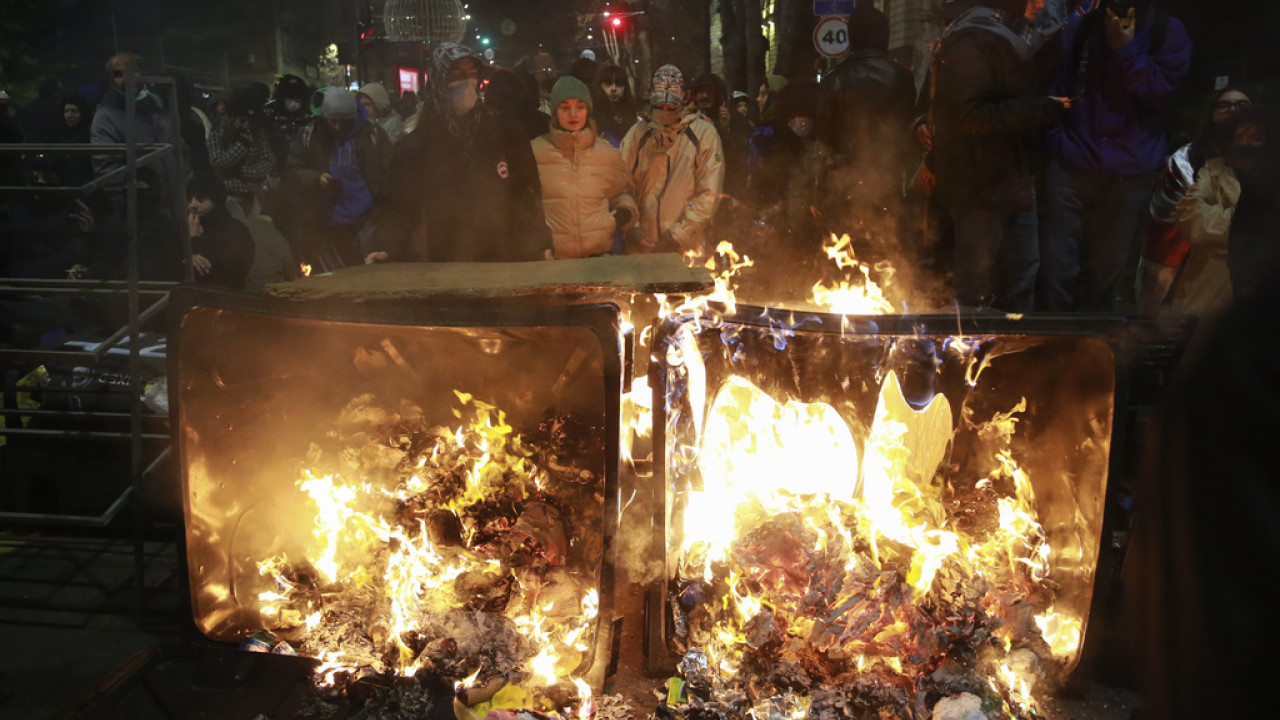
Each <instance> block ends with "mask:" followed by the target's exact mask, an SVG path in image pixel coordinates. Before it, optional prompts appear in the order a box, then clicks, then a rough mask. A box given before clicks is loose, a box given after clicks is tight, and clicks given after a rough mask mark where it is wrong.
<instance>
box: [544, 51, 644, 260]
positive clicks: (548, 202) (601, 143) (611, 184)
mask: <svg viewBox="0 0 1280 720" xmlns="http://www.w3.org/2000/svg"><path fill="white" fill-rule="evenodd" d="M551 107H552V109H553V111H554V115H553V117H552V118H551V128H550V131H549V132H548V133H547V134H546V135H541V136H539V137H537V138H534V140H533V156H534V158H535V159H536V160H537V161H538V177H539V179H540V180H541V182H542V206H543V214H544V215H545V216H546V218H547V227H548V228H550V230H551V237H552V240H553V242H554V246H555V256H556V257H557V258H580V257H590V256H592V255H604V254H607V253H609V252H610V251H611V249H612V248H613V245H614V242H613V239H614V232H615V231H619V230H621V231H625V230H627V229H628V228H630V227H631V226H632V225H633V224H635V218H636V202H635V200H634V199H632V197H631V195H630V194H629V192H628V187H627V184H628V174H627V171H626V168H625V167H624V166H623V163H622V155H621V154H620V153H619V152H618V151H617V150H615V149H614V148H613V147H612V146H611V145H609V143H608V142H606V141H605V140H604V139H603V138H600V137H599V136H598V135H597V132H596V123H595V120H593V119H592V118H591V110H592V105H591V91H590V90H589V89H588V88H587V86H586V85H585V84H583V82H582V81H581V80H579V79H577V78H575V77H573V76H565V77H562V78H560V79H559V80H557V81H556V84H555V87H554V88H552V90H551Z"/></svg>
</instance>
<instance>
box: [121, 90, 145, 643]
mask: <svg viewBox="0 0 1280 720" xmlns="http://www.w3.org/2000/svg"><path fill="white" fill-rule="evenodd" d="M140 70H141V68H139V67H137V65H135V64H131V65H129V67H127V68H126V70H125V80H124V91H125V92H124V112H125V125H124V143H125V150H124V162H125V167H127V168H128V172H127V175H126V177H125V183H124V188H125V190H124V192H125V195H124V197H125V224H126V227H127V228H128V231H129V257H128V269H129V277H128V284H129V293H128V294H129V300H128V303H129V378H130V379H131V380H132V382H133V383H134V384H135V385H136V384H137V383H138V379H139V378H140V377H141V376H142V358H141V348H140V346H141V338H139V332H138V166H137V161H138V137H137V135H138V133H137V127H136V126H135V124H134V123H135V121H136V119H137V112H138V85H139V82H138V81H139V79H140V78H139V76H140V72H139V71H140ZM139 390H140V388H138V387H136V386H135V387H132V388H131V390H130V393H129V394H130V398H129V487H130V488H131V489H132V490H133V492H134V493H135V494H136V492H137V490H138V487H139V485H140V480H141V478H139V477H138V475H139V473H141V472H142V393H141V392H139ZM130 509H131V512H132V514H133V575H134V584H135V588H136V590H137V596H136V598H135V599H136V603H135V604H134V620H135V621H136V622H137V624H138V625H139V626H141V625H142V606H143V601H144V598H143V591H144V589H145V588H146V578H144V577H143V573H144V572H145V571H146V558H145V557H144V555H143V552H142V543H143V541H144V537H145V533H144V528H143V525H142V523H143V517H142V507H141V505H140V503H138V501H137V498H134V499H133V501H132V502H131V503H130Z"/></svg>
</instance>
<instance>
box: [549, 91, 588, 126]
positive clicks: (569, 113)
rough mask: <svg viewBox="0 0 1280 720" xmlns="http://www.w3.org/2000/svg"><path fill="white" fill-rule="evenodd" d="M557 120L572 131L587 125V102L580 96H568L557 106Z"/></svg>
mask: <svg viewBox="0 0 1280 720" xmlns="http://www.w3.org/2000/svg"><path fill="white" fill-rule="evenodd" d="M556 122H558V123H560V127H562V128H564V129H565V130H568V131H570V132H577V131H578V130H581V129H582V128H584V127H586V125H587V104H586V103H585V102H583V101H581V100H579V99H578V98H568V99H566V100H565V101H564V102H562V103H560V104H559V105H557V106H556Z"/></svg>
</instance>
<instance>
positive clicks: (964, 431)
mask: <svg viewBox="0 0 1280 720" xmlns="http://www.w3.org/2000/svg"><path fill="white" fill-rule="evenodd" d="M691 317H692V316H691ZM884 323H885V324H886V325H892V324H893V323H892V322H891V321H887V320H886V321H884ZM953 323H954V320H953ZM864 324H870V323H869V322H867V323H864ZM850 327H851V321H850V319H849V318H846V317H837V316H807V317H801V316H800V314H799V313H794V314H792V313H786V314H784V313H779V312H776V311H775V312H770V311H767V310H754V309H749V308H743V307H741V306H739V307H738V308H737V311H736V314H734V313H732V312H725V313H722V314H718V315H704V316H702V317H696V318H693V319H692V320H690V319H688V318H686V319H685V321H683V322H675V323H671V324H670V325H669V326H668V328H667V330H666V332H665V335H663V337H662V338H661V339H660V340H659V341H658V346H659V347H663V348H664V350H663V351H661V352H658V353H656V355H658V356H659V357H660V358H662V360H663V367H662V368H661V369H660V370H659V376H660V391H661V395H655V399H654V404H655V408H662V410H663V412H662V413H661V415H662V417H659V418H658V419H656V420H655V423H657V425H658V426H659V427H660V429H662V430H663V432H664V434H665V443H664V458H663V459H662V462H661V463H659V461H658V460H655V466H657V465H659V464H661V465H664V466H665V470H666V477H667V483H666V484H667V486H668V498H667V507H666V509H665V511H664V513H665V516H664V518H663V519H664V521H665V528H666V530H665V533H666V538H665V541H664V544H665V547H666V553H667V558H666V568H667V575H666V580H665V585H666V589H667V592H666V596H667V598H668V603H667V607H666V608H665V616H666V618H665V626H666V629H665V633H664V635H665V637H666V639H667V643H668V647H669V650H670V651H671V652H672V653H674V658H675V660H674V662H673V669H676V670H677V671H678V673H679V677H677V678H673V679H672V681H670V682H669V684H668V693H667V697H666V700H665V701H664V702H663V703H662V704H661V705H660V708H659V717H664V718H681V719H685V718H710V717H716V718H743V717H749V716H750V717H755V718H765V717H768V718H779V719H781V718H794V719H796V720H799V719H800V718H821V719H823V720H827V719H830V720H835V719H837V718H862V717H879V718H886V717H899V718H916V717H929V716H930V714H933V715H934V716H935V717H957V718H958V717H970V716H972V717H979V716H981V715H969V714H967V713H969V712H970V711H975V710H976V711H980V712H981V713H986V714H987V716H992V717H994V716H1006V717H1008V716H1016V717H1032V716H1035V715H1036V713H1037V705H1036V700H1035V697H1036V696H1037V695H1041V694H1043V693H1046V692H1051V691H1052V690H1053V688H1054V687H1055V686H1056V685H1057V684H1060V682H1061V680H1062V678H1063V676H1064V674H1065V672H1066V671H1067V670H1068V669H1069V668H1070V667H1071V666H1073V665H1074V662H1075V660H1076V656H1077V654H1078V650H1079V643H1080V639H1081V637H1082V631H1083V624H1084V620H1085V616H1086V615H1087V610H1088V601H1087V596H1088V594H1089V592H1090V591H1091V583H1092V570H1090V569H1089V567H1090V566H1091V563H1092V562H1093V558H1095V557H1096V553H1097V541H1098V540H1097V538H1098V534H1099V532H1100V530H1099V523H1100V516H1099V514H1098V511H1097V508H1096V507H1092V506H1090V507H1087V508H1085V509H1082V508H1081V507H1080V505H1079V501H1078V500H1077V499H1076V497H1080V496H1084V495H1085V494H1084V493H1080V492H1079V490H1078V488H1077V489H1072V488H1071V484H1072V483H1075V482H1079V480H1078V479H1077V478H1078V477H1087V478H1089V481H1088V482H1089V483H1100V482H1101V480H1100V479H1099V478H1100V477H1105V467H1106V443H1107V438H1108V437H1109V427H1108V424H1109V413H1110V403H1111V395H1110V382H1111V380H1110V378H1108V377H1105V372H1107V371H1109V369H1108V370H1107V371H1099V370H1097V369H1096V368H1094V369H1089V370H1073V372H1074V373H1075V374H1076V375H1079V376H1080V377H1076V378H1072V377H1071V375H1070V373H1066V372H1065V371H1064V374H1063V375H1062V376H1059V377H1058V378H1053V377H1052V376H1050V377H1049V378H1045V377H1043V372H1044V370H1043V367H1040V368H1037V367H1035V366H1036V364H1037V363H1039V362H1042V361H1043V360H1044V359H1046V358H1049V357H1056V359H1055V360H1054V362H1053V363H1052V364H1051V366H1052V367H1062V366H1063V365H1066V364H1068V363H1069V362H1070V361H1071V359H1072V358H1073V357H1074V359H1075V360H1080V359H1082V358H1085V357H1094V359H1095V360H1096V361H1104V362H1102V365H1103V366H1106V365H1107V362H1105V361H1107V360H1109V351H1108V350H1106V348H1105V343H1102V342H1101V341H1097V340H1093V339H1080V338H1074V339H1071V340H1064V339H1062V338H1037V339H1031V338H1017V339H1000V338H997V337H994V336H989V337H973V336H967V335H962V336H956V335H951V334H941V335H928V334H916V333H911V334H907V335H898V334H894V333H891V332H888V331H883V332H876V331H874V330H873V331H872V332H869V333H865V334H864V333H853V332H850ZM1054 353H1058V355H1056V356H1055V355H1053V354H1054ZM1110 362H1114V361H1110ZM1037 372H1039V373H1041V375H1042V376H1041V377H1038V378H1037V377H1035V374H1036V373H1037ZM1055 381H1057V382H1059V383H1060V384H1061V387H1057V388H1055V387H1052V386H1053V383H1054V382H1055ZM1086 388H1087V389H1086ZM1077 392H1078V394H1077V395H1076V396H1075V397H1074V398H1072V397H1071V395H1072V393H1077ZM1048 407H1056V408H1058V411H1059V414H1058V415H1057V416H1054V414H1053V413H1050V412H1048V411H1047V410H1046V408H1048ZM1024 428H1025V429H1024ZM659 442H660V441H655V447H657V446H658V444H659ZM1067 448H1074V452H1076V453H1077V456H1075V457H1074V458H1068V459H1065V460H1064V459H1063V458H1064V457H1067V456H1066V455H1063V454H1057V453H1058V452H1059V451H1060V450H1061V451H1065V450H1066V449H1067ZM1055 460H1056V467H1055ZM1033 477H1034V478H1035V479H1034V480H1033ZM1088 486H1089V487H1094V485H1088ZM1073 494H1074V495H1073ZM1049 496H1051V497H1049ZM1085 516H1088V522H1085ZM675 686H678V687H679V690H678V691H673V690H672V687H675Z"/></svg>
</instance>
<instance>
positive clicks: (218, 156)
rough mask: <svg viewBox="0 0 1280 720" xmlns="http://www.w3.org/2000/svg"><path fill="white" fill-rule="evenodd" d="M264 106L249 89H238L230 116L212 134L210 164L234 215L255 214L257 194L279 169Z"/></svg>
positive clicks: (231, 105)
mask: <svg viewBox="0 0 1280 720" xmlns="http://www.w3.org/2000/svg"><path fill="white" fill-rule="evenodd" d="M262 120H263V118H262V107H261V106H260V105H258V104H257V100H256V99H255V98H254V97H253V94H252V91H250V90H249V88H237V89H236V90H235V91H234V92H233V93H231V101H230V102H229V103H228V104H227V116H226V117H225V118H223V119H222V122H221V123H220V124H219V125H218V127H216V128H214V129H213V132H212V133H210V135H209V165H210V167H211V168H212V169H213V172H214V173H216V174H217V175H218V177H220V178H222V182H223V183H225V184H226V186H227V196H228V199H229V200H230V205H229V207H228V209H229V210H230V211H231V214H232V215H235V216H236V217H238V218H243V217H244V216H245V215H247V214H251V213H252V212H253V200H254V195H255V193H256V192H257V191H258V188H260V187H262V185H263V183H265V182H266V180H267V178H268V177H269V176H270V175H271V173H272V172H273V171H275V169H276V157H275V155H274V154H273V153H272V152H271V143H270V141H269V140H268V139H267V131H266V128H265V126H264V124H263V122H262Z"/></svg>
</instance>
